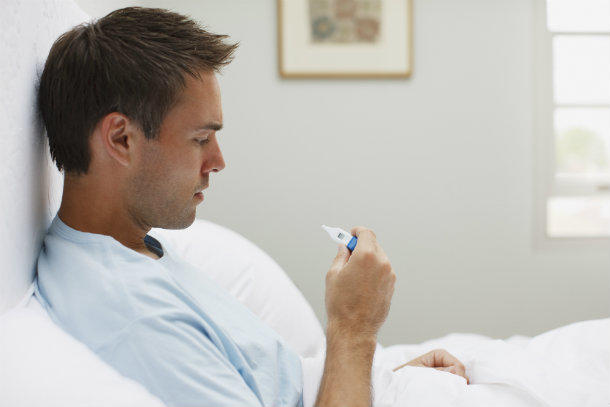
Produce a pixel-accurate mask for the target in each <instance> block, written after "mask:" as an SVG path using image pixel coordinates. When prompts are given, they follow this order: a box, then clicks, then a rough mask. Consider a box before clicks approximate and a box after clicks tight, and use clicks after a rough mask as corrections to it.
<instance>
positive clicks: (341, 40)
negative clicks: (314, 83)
mask: <svg viewBox="0 0 610 407" xmlns="http://www.w3.org/2000/svg"><path fill="white" fill-rule="evenodd" d="M277 8H278V9H277V16H278V51H279V52H278V62H279V70H280V75H281V76H282V77H284V78H407V77H409V76H410V75H411V71H412V67H413V27H412V25H413V16H412V14H413V7H412V0H277Z"/></svg>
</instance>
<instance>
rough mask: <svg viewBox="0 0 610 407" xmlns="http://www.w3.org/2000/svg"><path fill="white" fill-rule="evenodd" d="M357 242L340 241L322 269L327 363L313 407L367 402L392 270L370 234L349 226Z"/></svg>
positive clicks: (353, 405)
mask: <svg viewBox="0 0 610 407" xmlns="http://www.w3.org/2000/svg"><path fill="white" fill-rule="evenodd" d="M351 233H352V234H353V235H356V236H357V237H358V244H357V245H356V248H355V249H354V251H353V252H352V253H351V255H350V253H349V251H348V249H347V248H346V247H345V246H344V245H340V246H339V252H338V253H337V257H335V260H334V261H333V263H332V265H331V267H330V270H329V271H328V273H327V274H326V313H327V315H328V326H327V328H326V362H325V364H324V375H323V376H322V383H321V384H320V389H319V391H318V398H317V400H316V406H317V407H327V406H331V407H334V406H350V407H370V405H371V389H370V388H371V365H372V363H373V356H374V354H375V346H376V343H377V331H378V330H379V328H380V327H381V325H382V324H383V322H384V321H385V319H386V317H387V315H388V311H389V309H390V300H391V299H392V294H393V293H394V282H395V281H396V275H395V274H394V272H393V271H392V266H391V265H390V262H389V261H388V258H387V256H386V255H385V252H384V251H383V249H381V247H380V246H379V245H378V244H377V239H376V237H375V234H374V233H373V232H372V231H371V230H369V229H366V228H363V227H356V228H353V229H352V231H351Z"/></svg>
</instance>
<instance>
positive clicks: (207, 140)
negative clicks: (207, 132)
mask: <svg viewBox="0 0 610 407" xmlns="http://www.w3.org/2000/svg"><path fill="white" fill-rule="evenodd" d="M195 141H196V142H198V143H199V144H201V145H204V144H207V143H208V142H209V141H210V139H207V138H206V139H203V140H195Z"/></svg>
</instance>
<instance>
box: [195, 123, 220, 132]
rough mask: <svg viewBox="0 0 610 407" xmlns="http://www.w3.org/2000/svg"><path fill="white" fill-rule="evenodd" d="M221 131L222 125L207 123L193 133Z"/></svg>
mask: <svg viewBox="0 0 610 407" xmlns="http://www.w3.org/2000/svg"><path fill="white" fill-rule="evenodd" d="M221 129H222V123H217V122H213V123H208V124H206V125H204V126H199V127H197V128H196V129H195V131H201V130H214V131H220V130H221Z"/></svg>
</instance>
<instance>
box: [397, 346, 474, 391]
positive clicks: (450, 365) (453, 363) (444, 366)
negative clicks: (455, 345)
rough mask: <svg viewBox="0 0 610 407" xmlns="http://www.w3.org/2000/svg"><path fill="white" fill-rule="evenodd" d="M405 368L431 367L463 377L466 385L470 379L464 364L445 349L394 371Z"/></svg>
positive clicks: (426, 355) (422, 356) (437, 350)
mask: <svg viewBox="0 0 610 407" xmlns="http://www.w3.org/2000/svg"><path fill="white" fill-rule="evenodd" d="M405 366H416V367H431V368H434V369H437V370H442V371H444V372H449V373H453V374H456V375H458V376H462V377H463V378H464V379H466V383H469V380H468V377H466V368H465V367H464V365H463V364H462V362H460V361H459V360H457V358H456V357H455V356H453V355H452V354H451V353H449V352H447V351H446V350H444V349H435V350H432V351H430V352H428V353H426V354H425V355H421V356H420V357H418V358H415V359H413V360H412V361H410V362H408V363H405V364H404V365H400V366H398V367H396V368H394V370H393V371H394V372H395V371H397V370H398V369H400V368H402V367H405Z"/></svg>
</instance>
